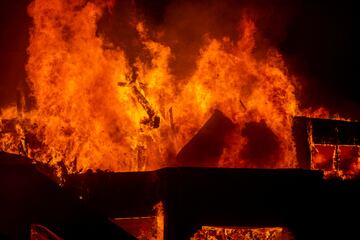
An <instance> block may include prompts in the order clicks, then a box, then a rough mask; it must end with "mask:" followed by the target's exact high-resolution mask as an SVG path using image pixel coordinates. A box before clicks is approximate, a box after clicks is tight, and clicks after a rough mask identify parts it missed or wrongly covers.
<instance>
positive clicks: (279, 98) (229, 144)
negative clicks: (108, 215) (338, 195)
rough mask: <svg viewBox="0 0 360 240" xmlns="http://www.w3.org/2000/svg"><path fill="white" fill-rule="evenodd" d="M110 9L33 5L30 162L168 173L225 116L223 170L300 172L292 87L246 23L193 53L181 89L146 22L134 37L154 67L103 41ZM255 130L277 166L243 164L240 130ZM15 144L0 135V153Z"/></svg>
mask: <svg viewBox="0 0 360 240" xmlns="http://www.w3.org/2000/svg"><path fill="white" fill-rule="evenodd" d="M114 4H115V3H114V2H113V1H82V0H72V1H63V0H34V1H33V2H32V3H31V4H30V5H29V8H28V11H29V15H30V16H31V17H32V19H33V27H32V28H31V31H30V45H29V47H28V55H29V58H28V63H27V66H26V70H27V74H28V84H29V86H30V87H31V90H32V95H33V97H34V98H35V99H36V107H35V109H33V110H32V111H28V112H21V113H19V112H18V114H17V116H16V118H17V121H18V123H17V124H19V126H22V128H23V130H22V131H24V133H23V135H31V136H32V139H36V142H39V143H41V147H37V148H36V147H33V146H32V145H34V144H32V143H31V141H30V142H27V143H26V144H28V145H29V146H28V148H29V150H28V151H27V153H26V154H27V155H28V156H29V157H30V158H33V159H36V160H38V161H41V162H44V163H48V164H50V165H58V163H59V162H62V163H64V165H65V166H66V167H67V170H68V171H76V172H81V171H85V170H87V169H103V170H112V171H141V170H151V169H157V168H161V167H165V166H170V165H172V163H173V162H174V161H175V156H176V154H177V153H178V152H179V151H180V150H181V148H182V147H183V146H184V145H185V144H186V143H187V142H188V141H189V140H190V139H191V138H192V137H193V136H194V134H196V132H197V131H198V130H199V129H200V128H201V126H202V125H203V124H204V123H205V122H206V120H207V119H208V118H209V117H210V116H211V114H212V113H213V112H214V110H220V111H221V112H222V113H224V115H225V116H226V117H228V118H229V119H230V120H231V121H232V122H233V123H234V124H235V125H236V129H235V130H234V131H233V132H232V134H230V135H229V136H227V137H226V144H225V148H224V150H223V154H222V156H221V159H220V161H219V167H295V166H296V159H295V149H294V148H295V147H294V142H293V139H292V133H291V126H292V116H294V115H297V114H299V113H300V112H299V109H298V102H297V99H296V97H295V90H296V84H295V83H296V81H295V78H294V77H293V76H291V75H290V74H289V72H288V71H287V68H286V66H285V63H284V61H283V59H282V56H281V54H280V53H279V52H278V51H277V50H276V49H271V48H270V49H267V51H265V52H264V51H263V50H261V51H260V50H258V48H257V41H256V36H257V29H256V25H255V22H254V21H253V20H252V19H251V18H250V17H248V16H246V15H244V16H243V18H242V20H241V22H240V27H239V33H238V34H239V38H238V40H237V41H234V40H231V39H230V38H226V37H225V38H222V39H216V38H211V37H210V36H207V37H205V40H204V42H203V45H202V47H201V50H200V51H199V52H194V53H193V54H195V55H197V56H198V58H197V61H196V69H195V71H194V72H193V74H192V75H191V76H189V77H187V78H186V79H184V80H182V81H180V82H179V81H177V78H176V76H174V75H173V73H172V71H171V69H170V67H169V63H170V61H171V59H172V58H174V55H173V53H172V49H171V48H170V47H169V46H167V45H166V43H164V42H161V41H158V40H157V39H153V38H152V37H150V34H149V31H150V30H149V29H147V25H146V23H145V22H141V21H137V23H136V24H134V28H136V31H137V32H138V39H139V41H141V43H142V46H143V48H142V49H143V52H142V53H141V54H143V55H146V56H150V61H149V62H146V61H144V60H142V58H141V57H140V56H139V57H138V58H136V60H135V61H130V60H129V57H128V56H127V55H126V54H125V51H124V49H122V48H121V47H119V46H116V45H115V44H113V43H111V42H109V41H107V40H106V38H105V37H104V36H101V35H99V34H98V33H97V23H98V21H99V20H100V19H101V17H102V15H103V14H104V12H105V11H108V10H109V9H111V7H112V6H113V5H114ZM2 118H3V119H5V118H6V116H4V115H3V116H2ZM25 122H26V124H25ZM250 123H255V124H259V125H261V126H264V128H266V129H268V130H269V131H270V132H271V133H272V134H273V135H274V138H276V143H277V144H278V146H277V152H276V153H274V154H273V155H271V156H270V158H272V159H271V164H270V163H267V162H265V163H261V164H258V162H257V161H251V158H250V157H246V156H248V155H249V154H245V153H246V149H245V147H246V146H247V145H248V144H250V140H249V139H248V137H247V136H246V134H245V135H244V131H243V130H244V128H245V127H246V126H249V124H250ZM0 127H1V126H0ZM9 141H11V142H13V144H12V146H11V147H9V146H7V145H6V144H8V143H9ZM15 142H16V141H14V140H13V139H9V137H8V138H4V136H3V135H1V143H2V145H1V147H2V149H3V150H5V151H12V152H14V151H15V150H14V149H17V147H15V148H14V147H13V146H14V144H15ZM5 143H6V144H5ZM10 145H11V144H10ZM16 145H17V143H16V144H15V146H16Z"/></svg>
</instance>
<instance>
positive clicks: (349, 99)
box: [0, 0, 360, 119]
mask: <svg viewBox="0 0 360 240" xmlns="http://www.w3.org/2000/svg"><path fill="white" fill-rule="evenodd" d="M119 2H122V3H120V4H118V5H117V6H118V8H122V9H123V10H122V11H124V9H125V10H126V7H124V6H125V5H124V3H123V2H126V1H125V0H123V1H119ZM135 2H136V5H137V8H138V9H140V10H139V12H141V14H142V15H143V17H144V18H146V19H147V20H148V22H151V23H152V24H153V26H155V27H157V26H167V29H171V28H172V27H171V24H174V23H175V25H176V29H180V30H179V36H182V35H181V31H193V32H192V34H188V36H187V37H184V39H181V40H184V41H191V39H192V38H193V39H196V38H199V37H200V35H201V34H203V32H202V31H196V30H197V28H196V27H194V26H195V25H199V23H200V25H201V23H202V21H205V20H206V21H207V22H206V23H204V24H205V25H206V27H204V28H202V30H203V31H207V30H210V31H212V30H213V29H211V28H212V26H214V25H217V30H215V31H214V32H215V33H214V34H215V36H221V35H226V34H228V33H229V34H230V32H231V26H232V25H234V24H235V23H234V22H237V20H238V15H239V14H238V13H239V11H238V10H239V9H240V8H242V7H244V6H247V7H249V6H251V7H254V8H256V9H258V12H259V13H260V14H259V15H260V17H259V18H258V29H259V31H260V32H261V34H262V35H263V36H264V37H265V38H266V39H267V40H268V42H269V43H270V45H274V46H276V47H277V48H278V49H279V50H280V51H281V52H282V54H283V55H284V57H285V60H286V62H287V65H288V67H289V70H290V71H291V73H293V74H295V75H296V76H298V77H299V79H300V82H301V85H302V86H303V87H302V90H301V91H300V92H299V93H298V95H299V97H300V99H301V103H302V106H304V107H309V106H313V107H319V106H324V107H326V108H328V109H329V110H330V111H331V112H332V113H336V112H337V113H339V114H340V115H341V116H344V117H352V118H353V119H360V108H359V107H360V94H358V91H359V88H358V87H357V85H358V84H357V82H358V80H359V69H360V66H359V62H360V61H356V60H357V56H358V46H357V44H358V43H359V41H358V37H357V36H358V34H357V33H358V31H359V29H360V27H359V26H358V24H357V22H359V19H358V18H359V14H358V13H359V8H357V7H356V4H355V3H356V1H326V2H325V1H310V0H307V1H305V0H294V1H285V0H271V1H266V0H253V1H250V0H249V1H235V0H226V1H215V0H209V1H205V0H199V1H196V4H194V2H195V1H190V0H182V1H180V0H151V1H150V0H148V1H146V0H137V1H135ZM191 2H193V3H191ZM27 4H28V1H27V0H16V1H14V0H1V2H0V11H1V13H0V46H1V55H0V106H5V105H6V104H9V103H11V102H14V101H15V99H16V89H17V87H18V86H20V85H21V84H24V82H25V77H26V74H25V70H24V65H25V63H26V46H27V44H28V28H29V26H30V23H31V20H30V18H29V17H28V16H27V14H26V6H27ZM192 4H194V5H196V6H195V7H194V9H195V10H193V12H195V13H196V14H195V15H194V16H191V17H188V19H186V21H185V20H184V21H182V22H181V23H179V22H178V21H177V20H174V18H176V16H179V17H184V15H186V14H184V11H188V9H189V8H192ZM217 5H219V7H218V8H215V9H216V10H213V9H212V10H208V9H211V8H213V6H217ZM184 6H186V7H184ZM183 9H186V10H184V11H183ZM119 11H121V10H119ZM212 11H215V12H216V14H215V15H216V16H215V17H213V19H212V20H211V21H210V20H208V19H206V17H207V16H209V15H210V14H212V15H214V14H213V12H212ZM115 12H116V10H115ZM190 12H191V11H190ZM185 18H187V17H186V16H185ZM109 19H110V20H111V17H110V18H109ZM110 20H109V21H110ZM106 21H107V20H104V21H103V24H106ZM214 21H215V24H214ZM104 22H105V23H104ZM194 22H196V23H195V24H194ZM119 24H123V23H120V22H119V21H117V22H116V23H113V24H108V27H107V28H106V27H104V28H103V32H105V33H106V32H111V30H109V28H111V27H114V28H116V27H119ZM123 25H124V24H123ZM222 25H223V26H224V27H222ZM219 26H220V27H219ZM226 26H229V27H226ZM122 29H126V27H125V28H124V26H122ZM219 29H221V31H220V30H219ZM168 32H170V33H171V30H168ZM110 35H111V34H110ZM198 35H199V36H198ZM113 38H114V37H113ZM112 40H113V41H114V42H116V39H112ZM123 44H126V41H125V42H123ZM189 46H190V47H194V49H196V44H195V45H194V44H193V45H191V44H190V45H189ZM178 49H179V51H178V52H179V57H178V59H180V60H179V61H181V56H180V52H181V47H179V48H178ZM175 54H176V51H175ZM187 59H188V58H187ZM187 61H191V59H190V60H187ZM183 62H184V63H183V64H185V65H186V64H188V65H189V64H193V63H191V62H187V63H186V61H185V60H183ZM180 65H181V64H180ZM173 66H174V69H175V70H174V71H176V64H174V65H173Z"/></svg>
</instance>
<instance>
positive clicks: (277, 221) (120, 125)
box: [0, 0, 360, 240]
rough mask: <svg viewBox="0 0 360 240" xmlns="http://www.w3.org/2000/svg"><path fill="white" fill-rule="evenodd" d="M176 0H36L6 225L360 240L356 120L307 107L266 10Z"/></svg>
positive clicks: (3, 149)
mask: <svg viewBox="0 0 360 240" xmlns="http://www.w3.org/2000/svg"><path fill="white" fill-rule="evenodd" d="M170 2H171V3H165V2H164V3H162V4H160V5H161V6H165V5H166V6H168V8H167V10H164V9H162V12H165V13H164V14H163V15H162V16H161V17H162V18H163V19H162V21H163V22H162V23H161V24H159V23H156V20H154V19H156V18H158V17H159V16H160V15H156V16H155V17H153V20H149V17H148V16H147V15H146V11H147V10H148V9H151V8H150V7H149V6H148V5H146V4H145V3H144V2H143V1H113V0H104V1H101V0H90V1H84V0H74V1H63V0H33V1H30V2H29V3H28V5H27V14H28V16H30V18H31V19H29V22H31V24H30V25H31V26H30V28H29V42H28V44H27V48H26V51H27V60H26V64H25V67H24V68H25V71H26V81H24V82H23V83H22V84H19V86H21V87H18V89H17V91H16V92H17V94H16V96H17V97H16V101H14V102H15V104H7V105H6V106H5V105H4V106H1V105H0V193H1V200H0V206H1V207H0V212H1V219H0V237H1V238H5V239H155V240H161V239H167V240H177V239H179V240H182V239H192V240H203V239H224V240H225V239H249V240H250V239H262V240H275V239H276V240H279V239H282V240H290V239H291V240H293V239H296V240H299V239H300V240H301V239H356V236H357V221H356V219H355V220H354V219H353V218H354V217H355V218H356V216H358V212H359V208H358V207H357V205H358V202H359V200H360V199H359V197H358V195H359V194H358V192H359V189H360V188H359V186H358V185H359V184H360V182H359V174H360V152H359V148H360V139H359V138H360V123H359V122H357V121H354V120H350V119H345V118H341V117H340V116H336V117H333V116H331V114H330V111H329V110H326V108H317V109H316V108H313V109H310V108H306V107H304V106H303V105H302V103H301V100H302V99H301V97H300V95H301V94H299V92H301V81H300V79H299V78H297V76H296V75H295V74H294V73H293V72H292V71H290V70H289V67H288V62H289V61H287V60H286V59H285V57H284V56H283V54H282V53H281V51H280V50H277V48H276V47H275V46H274V45H272V44H271V43H269V41H268V40H267V38H266V34H265V32H266V30H264V28H265V27H264V26H266V24H264V17H263V16H266V14H265V13H264V11H265V12H266V8H261V9H260V8H258V7H257V5H256V4H255V3H253V4H250V3H247V2H246V1H245V2H244V3H235V2H233V1H228V2H227V3H216V2H213V1H210V2H209V3H204V2H202V1H201V3H199V5H198V4H194V3H189V1H179V2H178V1H170ZM225 2H226V1H225ZM207 4H208V5H207ZM259 4H260V3H259ZM144 6H147V7H144ZM255 6H256V7H255ZM156 9H157V8H156ZM234 9H236V10H234ZM264 9H265V10H264ZM154 11H155V10H154ZM156 11H160V10H159V9H157V10H156ZM156 11H155V12H156ZM269 11H270V10H269ZM218 12H220V13H221V14H218ZM230 13H232V14H233V15H231V17H224V16H227V15H226V14H230ZM213 15H216V16H213ZM219 16H221V17H219ZM271 16H273V15H271ZM184 17H185V18H184ZM223 18H225V20H224V19H223ZM189 19H190V20H189ZM204 19H206V21H205V20H204ZM265 19H266V18H265ZM200 20H201V21H200ZM280 20H281V19H280ZM198 21H200V22H201V23H198ZM218 22H219V23H218ZM225 23H226V24H227V25H226V24H225ZM214 25H216V27H215V26H214ZM219 29H220V30H219ZM265 29H266V28H265ZM275 30H276V29H275V28H274V31H275ZM199 36H200V37H199ZM314 109H315V110H314Z"/></svg>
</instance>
